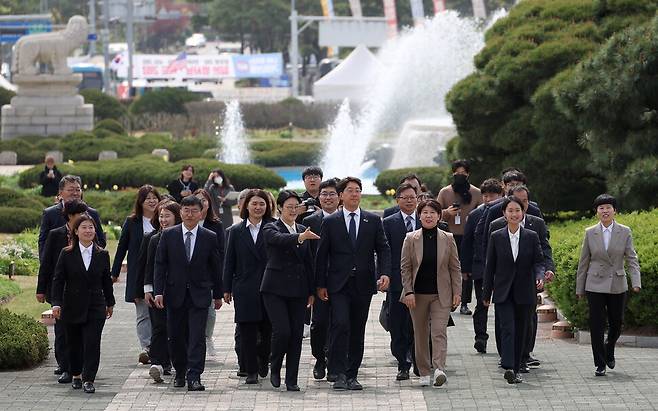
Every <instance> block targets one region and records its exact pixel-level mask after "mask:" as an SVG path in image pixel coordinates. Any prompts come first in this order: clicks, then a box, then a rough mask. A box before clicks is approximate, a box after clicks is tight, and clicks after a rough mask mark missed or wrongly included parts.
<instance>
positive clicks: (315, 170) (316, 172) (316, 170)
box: [302, 166, 324, 180]
mask: <svg viewBox="0 0 658 411" xmlns="http://www.w3.org/2000/svg"><path fill="white" fill-rule="evenodd" d="M306 176H320V178H322V177H324V174H323V173H322V169H321V168H320V167H318V166H311V167H306V168H305V169H304V171H302V180H303V179H305V178H306Z"/></svg>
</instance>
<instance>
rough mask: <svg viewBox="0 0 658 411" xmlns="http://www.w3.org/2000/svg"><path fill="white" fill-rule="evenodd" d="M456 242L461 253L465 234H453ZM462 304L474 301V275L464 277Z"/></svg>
mask: <svg viewBox="0 0 658 411" xmlns="http://www.w3.org/2000/svg"><path fill="white" fill-rule="evenodd" d="M453 238H454V239H455V244H456V245H457V252H458V253H460V254H461V246H462V238H464V236H463V235H457V234H453ZM461 297H462V305H466V304H468V303H470V302H471V301H472V298H473V277H472V276H469V277H468V278H467V279H465V280H464V279H463V278H462V295H461Z"/></svg>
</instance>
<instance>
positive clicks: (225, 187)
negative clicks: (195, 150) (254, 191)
mask: <svg viewBox="0 0 658 411" xmlns="http://www.w3.org/2000/svg"><path fill="white" fill-rule="evenodd" d="M203 188H205V189H206V191H207V192H208V194H210V199H211V205H212V211H213V212H214V213H215V215H216V216H217V217H219V219H220V220H222V225H223V226H224V228H229V227H230V226H232V225H233V212H232V210H231V207H233V206H234V205H236V204H237V203H238V200H237V199H229V198H228V194H229V193H230V192H232V191H235V188H234V187H233V185H231V182H230V181H229V179H228V177H226V174H224V172H223V171H222V170H221V169H219V168H217V169H215V170H213V171H211V172H210V174H209V175H208V180H207V181H206V184H205V185H204V187H203Z"/></svg>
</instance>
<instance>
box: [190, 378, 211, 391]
mask: <svg viewBox="0 0 658 411" xmlns="http://www.w3.org/2000/svg"><path fill="white" fill-rule="evenodd" d="M187 390H188V391H205V390H206V387H204V386H203V384H201V381H199V380H195V381H190V382H188V383H187Z"/></svg>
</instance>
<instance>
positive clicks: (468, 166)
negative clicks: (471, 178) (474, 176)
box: [452, 158, 471, 173]
mask: <svg viewBox="0 0 658 411" xmlns="http://www.w3.org/2000/svg"><path fill="white" fill-rule="evenodd" d="M459 167H464V170H466V172H467V173H470V172H471V162H470V161H468V160H465V159H463V158H462V159H459V160H455V161H453V162H452V172H453V173H454V172H455V171H457V169H458V168H459Z"/></svg>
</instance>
